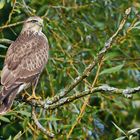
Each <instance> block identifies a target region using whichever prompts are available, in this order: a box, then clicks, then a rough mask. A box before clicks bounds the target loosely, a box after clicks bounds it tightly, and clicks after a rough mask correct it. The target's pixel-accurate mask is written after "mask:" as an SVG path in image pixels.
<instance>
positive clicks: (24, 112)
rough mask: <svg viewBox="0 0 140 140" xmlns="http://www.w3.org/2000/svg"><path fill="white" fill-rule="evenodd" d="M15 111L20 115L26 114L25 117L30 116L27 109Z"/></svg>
mask: <svg viewBox="0 0 140 140" xmlns="http://www.w3.org/2000/svg"><path fill="white" fill-rule="evenodd" d="M16 112H17V113H20V114H21V115H24V116H27V117H31V113H29V112H27V111H16Z"/></svg>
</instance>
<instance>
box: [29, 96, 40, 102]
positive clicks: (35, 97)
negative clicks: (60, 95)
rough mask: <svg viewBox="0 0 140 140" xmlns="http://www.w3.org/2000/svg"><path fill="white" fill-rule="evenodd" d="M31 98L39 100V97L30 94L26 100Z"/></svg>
mask: <svg viewBox="0 0 140 140" xmlns="http://www.w3.org/2000/svg"><path fill="white" fill-rule="evenodd" d="M31 99H35V100H40V99H41V97H39V96H35V95H32V96H30V97H28V98H27V101H29V100H31Z"/></svg>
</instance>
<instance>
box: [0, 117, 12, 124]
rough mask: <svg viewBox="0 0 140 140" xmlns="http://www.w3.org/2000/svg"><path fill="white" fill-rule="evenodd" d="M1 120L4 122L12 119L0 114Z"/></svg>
mask: <svg viewBox="0 0 140 140" xmlns="http://www.w3.org/2000/svg"><path fill="white" fill-rule="evenodd" d="M0 120H2V121H4V122H8V123H9V122H10V120H9V119H8V118H6V117H3V116H0Z"/></svg>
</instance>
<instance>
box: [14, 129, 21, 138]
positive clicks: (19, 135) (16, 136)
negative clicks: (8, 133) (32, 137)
mask: <svg viewBox="0 0 140 140" xmlns="http://www.w3.org/2000/svg"><path fill="white" fill-rule="evenodd" d="M21 136H22V132H21V131H19V132H18V133H17V134H16V135H15V137H14V138H13V140H19V139H20V137H21Z"/></svg>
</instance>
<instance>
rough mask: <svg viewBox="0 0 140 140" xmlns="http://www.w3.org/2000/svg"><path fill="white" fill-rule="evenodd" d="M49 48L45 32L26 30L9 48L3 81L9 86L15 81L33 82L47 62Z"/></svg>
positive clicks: (2, 76) (3, 71)
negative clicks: (38, 32)
mask: <svg viewBox="0 0 140 140" xmlns="http://www.w3.org/2000/svg"><path fill="white" fill-rule="evenodd" d="M48 49H49V46H48V41H47V38H46V37H45V36H44V34H43V33H41V34H37V33H34V32H31V31H25V32H24V33H23V34H21V35H20V36H19V37H18V38H17V40H16V41H15V42H13V43H12V44H11V46H10V47H9V49H8V52H7V55H6V59H5V63H4V68H3V70H2V75H1V83H2V84H3V85H4V86H8V87H9V86H11V85H12V84H13V83H14V82H20V83H21V82H27V83H28V82H31V80H32V79H34V77H35V76H36V75H38V74H40V73H41V71H42V69H43V68H44V66H45V64H46V63H47V60H48Z"/></svg>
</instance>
